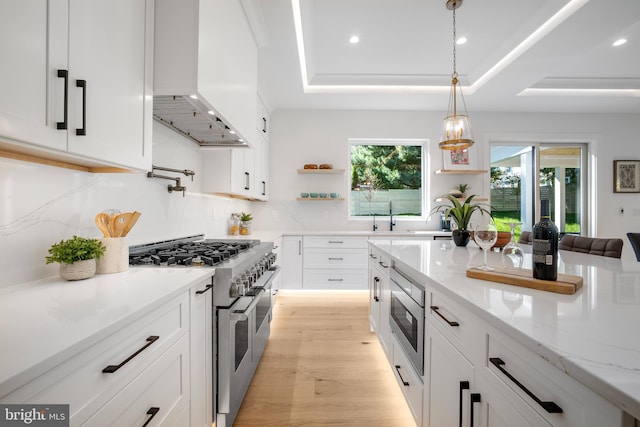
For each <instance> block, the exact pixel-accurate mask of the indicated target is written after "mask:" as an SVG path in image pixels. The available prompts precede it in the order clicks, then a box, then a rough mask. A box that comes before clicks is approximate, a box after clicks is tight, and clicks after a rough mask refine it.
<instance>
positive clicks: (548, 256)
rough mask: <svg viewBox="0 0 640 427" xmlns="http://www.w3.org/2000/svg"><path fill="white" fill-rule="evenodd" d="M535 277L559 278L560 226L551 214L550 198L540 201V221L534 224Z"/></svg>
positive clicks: (543, 278)
mask: <svg viewBox="0 0 640 427" xmlns="http://www.w3.org/2000/svg"><path fill="white" fill-rule="evenodd" d="M532 234H533V277H534V278H536V279H541V280H557V278H558V228H557V227H556V225H555V224H554V223H553V221H551V217H550V216H549V200H541V201H540V221H539V222H538V223H537V224H535V225H534V226H533V232H532Z"/></svg>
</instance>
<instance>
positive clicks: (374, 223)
mask: <svg viewBox="0 0 640 427" xmlns="http://www.w3.org/2000/svg"><path fill="white" fill-rule="evenodd" d="M377 229H378V226H377V225H376V214H373V231H376V230H377Z"/></svg>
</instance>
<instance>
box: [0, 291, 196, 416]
mask: <svg viewBox="0 0 640 427" xmlns="http://www.w3.org/2000/svg"><path fill="white" fill-rule="evenodd" d="M188 316H189V295H188V293H186V292H185V293H184V295H181V296H180V297H178V298H176V299H174V300H172V301H170V302H168V303H166V304H164V305H162V306H161V307H159V308H157V309H155V310H153V311H152V312H150V313H148V314H146V315H144V316H143V317H141V318H139V319H137V320H135V321H133V322H132V323H130V324H129V325H127V326H125V327H123V328H122V329H120V330H118V331H116V332H115V333H113V334H112V335H110V336H108V337H106V338H104V339H103V340H102V341H100V342H98V343H96V344H94V345H92V346H91V347H89V348H87V349H85V350H83V351H81V352H80V353H78V354H77V355H75V356H73V357H72V358H70V359H68V360H67V361H65V362H63V363H61V364H60V365H58V366H57V367H55V368H53V369H51V370H50V371H48V372H46V373H44V374H43V375H41V376H39V377H38V378H36V379H34V380H33V381H31V382H29V383H27V384H25V385H24V386H22V387H20V388H18V389H17V390H15V391H14V392H12V393H11V394H9V395H8V396H6V397H5V398H3V399H2V401H3V403H29V402H31V403H42V402H46V403H64V404H69V405H70V410H71V414H70V415H71V417H72V418H75V419H76V420H80V421H82V420H84V419H86V417H88V416H90V415H91V414H93V413H94V412H95V411H96V410H97V409H98V408H100V407H101V406H102V405H104V404H105V403H106V402H107V401H108V400H109V399H111V398H112V397H113V396H114V395H115V393H116V392H117V391H118V390H120V389H121V388H122V387H124V386H125V384H127V383H128V382H129V381H131V379H133V378H134V377H135V376H137V375H138V374H140V372H141V371H142V370H143V369H144V368H146V367H147V366H149V364H150V363H151V362H152V361H153V360H155V359H156V358H157V357H158V356H160V355H161V354H162V353H163V352H165V351H166V350H167V349H168V348H169V347H171V346H172V345H173V344H174V343H175V342H176V341H177V340H178V339H180V337H181V336H183V335H185V334H187V333H188V331H189V317H188ZM151 337H158V338H157V339H156V340H155V341H154V338H151ZM143 348H144V349H143ZM136 353H137V354H136ZM134 354H136V355H135V356H134V357H132V358H131V356H133V355H134ZM128 358H131V359H130V360H129V361H128V362H127V363H125V364H124V365H122V367H121V368H120V369H118V370H117V371H116V372H113V373H103V372H102V370H103V369H105V368H106V367H107V366H110V365H119V364H122V363H123V362H124V361H125V360H127V359H128Z"/></svg>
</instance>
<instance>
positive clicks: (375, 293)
mask: <svg viewBox="0 0 640 427" xmlns="http://www.w3.org/2000/svg"><path fill="white" fill-rule="evenodd" d="M378 283H380V279H379V278H377V277H374V278H373V299H374V300H375V301H376V302H380V298H379V297H378Z"/></svg>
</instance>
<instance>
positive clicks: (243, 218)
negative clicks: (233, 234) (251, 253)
mask: <svg viewBox="0 0 640 427" xmlns="http://www.w3.org/2000/svg"><path fill="white" fill-rule="evenodd" d="M252 220H253V217H252V216H251V214H248V213H245V212H242V213H241V214H240V234H241V235H243V236H248V235H249V234H251V221H252Z"/></svg>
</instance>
